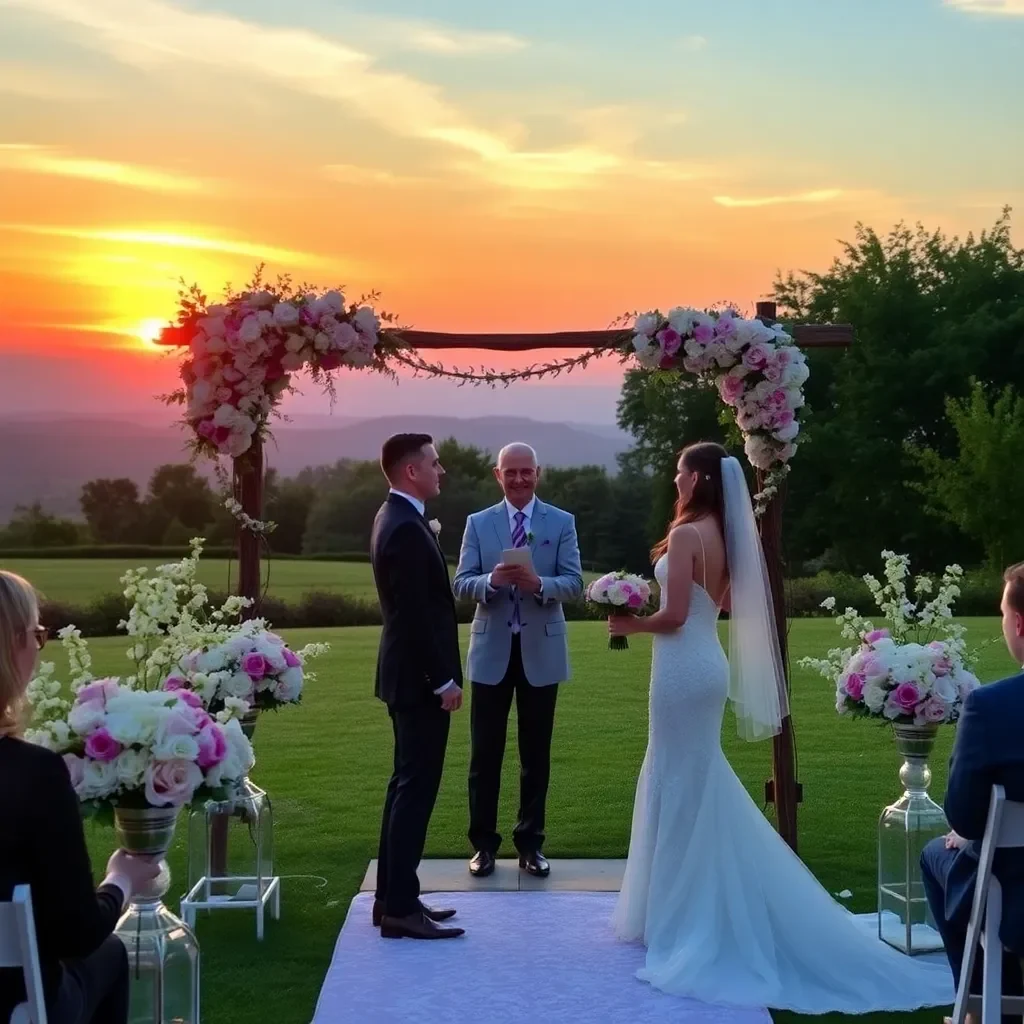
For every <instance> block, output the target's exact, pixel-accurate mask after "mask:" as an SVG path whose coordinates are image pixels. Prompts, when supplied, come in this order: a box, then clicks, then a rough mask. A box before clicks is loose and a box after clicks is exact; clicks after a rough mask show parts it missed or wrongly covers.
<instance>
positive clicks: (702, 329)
mask: <svg viewBox="0 0 1024 1024" xmlns="http://www.w3.org/2000/svg"><path fill="white" fill-rule="evenodd" d="M714 336H715V331H714V328H713V327H712V326H711V325H710V324H697V326H696V327H694V329H693V338H694V341H699V342H700V343H701V344H702V345H706V344H707V343H708V342H709V341H710V340H711V339H712V338H713V337H714Z"/></svg>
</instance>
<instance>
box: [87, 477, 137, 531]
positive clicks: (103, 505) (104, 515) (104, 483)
mask: <svg viewBox="0 0 1024 1024" xmlns="http://www.w3.org/2000/svg"><path fill="white" fill-rule="evenodd" d="M79 505H80V506H81V509H82V515H84V516H85V521H86V522H87V523H88V524H89V530H90V532H91V533H92V536H93V539H94V540H96V541H99V542H100V543H102V544H118V543H120V544H124V543H125V542H128V541H133V540H136V539H137V536H138V532H139V524H140V522H141V519H142V505H141V503H140V501H139V488H138V485H137V484H136V483H135V481H134V480H128V479H127V478H125V477H119V478H117V479H114V480H107V479H100V480H90V481H89V482H88V483H86V484H84V485H83V486H82V494H81V497H80V498H79Z"/></svg>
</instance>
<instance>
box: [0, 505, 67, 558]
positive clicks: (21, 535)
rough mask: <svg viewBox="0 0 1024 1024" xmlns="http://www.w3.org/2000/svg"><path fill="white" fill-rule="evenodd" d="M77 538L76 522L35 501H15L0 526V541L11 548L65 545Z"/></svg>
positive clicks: (57, 546)
mask: <svg viewBox="0 0 1024 1024" xmlns="http://www.w3.org/2000/svg"><path fill="white" fill-rule="evenodd" d="M81 540H82V530H81V527H80V526H79V525H78V523H74V522H72V521H71V520H70V519H58V518H57V517H56V516H52V515H50V513H49V512H44V511H43V507H42V505H41V504H40V503H39V502H38V501H37V502H35V503H33V504H32V505H16V506H15V508H14V515H13V516H12V517H11V519H10V522H8V524H7V525H6V526H5V527H4V528H3V529H0V545H3V546H4V547H11V548H59V547H68V546H70V545H72V544H78V543H80V542H81Z"/></svg>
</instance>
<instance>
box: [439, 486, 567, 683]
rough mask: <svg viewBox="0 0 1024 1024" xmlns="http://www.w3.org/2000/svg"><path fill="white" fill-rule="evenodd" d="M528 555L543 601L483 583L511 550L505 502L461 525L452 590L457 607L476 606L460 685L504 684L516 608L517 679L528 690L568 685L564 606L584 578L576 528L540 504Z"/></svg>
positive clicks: (535, 512)
mask: <svg viewBox="0 0 1024 1024" xmlns="http://www.w3.org/2000/svg"><path fill="white" fill-rule="evenodd" d="M530 527H531V532H532V534H533V539H532V540H531V541H530V544H529V547H530V551H531V553H532V557H533V568H534V571H535V572H536V573H537V575H538V576H539V577H540V578H541V582H542V583H543V594H542V596H541V597H537V596H536V595H534V594H521V593H520V592H519V590H518V588H515V587H508V586H505V587H498V588H493V587H490V586H488V583H487V577H488V576H489V575H490V572H491V570H492V569H493V568H494V567H495V566H496V565H498V563H499V562H500V561H501V553H502V551H504V550H505V549H506V548H510V547H512V531H511V528H510V527H509V521H508V510H507V508H506V505H505V502H504V501H501V502H500V503H499V504H497V505H494V506H492V507H491V508H487V509H484V510H483V511H482V512H474V513H473V515H471V516H470V517H469V518H468V519H467V520H466V532H465V534H464V535H463V537H462V551H461V553H460V555H459V567H458V569H457V570H456V573H455V579H454V581H453V583H452V587H453V589H454V591H455V596H456V597H457V598H459V599H461V600H472V601H476V602H477V607H476V615H475V617H474V618H473V625H472V631H471V633H470V639H469V657H468V659H467V662H466V678H467V679H469V680H471V681H472V682H474V683H484V684H487V685H496V684H497V683H500V682H501V681H502V679H503V678H504V677H505V672H506V670H507V669H508V662H509V657H510V655H511V652H512V612H513V606H514V604H515V603H516V602H518V604H519V622H520V643H521V645H522V652H523V671H524V673H525V675H526V680H527V682H528V683H530V685H531V686H551V685H552V684H554V683H560V682H563V681H565V680H566V679H569V678H570V676H571V674H572V673H571V671H570V668H569V645H568V639H567V636H566V624H565V612H563V611H562V603H563V602H564V601H577V600H579V598H580V597H581V596H582V594H583V570H582V567H581V566H580V547H579V541H578V540H577V537H576V520H575V518H574V517H573V516H572V515H570V514H569V513H568V512H563V511H562V509H560V508H555V507H554V505H546V504H544V502H542V501H541V500H540V499H539V498H538V499H537V501H536V504H535V505H534V509H533V516H532V517H531V520H530Z"/></svg>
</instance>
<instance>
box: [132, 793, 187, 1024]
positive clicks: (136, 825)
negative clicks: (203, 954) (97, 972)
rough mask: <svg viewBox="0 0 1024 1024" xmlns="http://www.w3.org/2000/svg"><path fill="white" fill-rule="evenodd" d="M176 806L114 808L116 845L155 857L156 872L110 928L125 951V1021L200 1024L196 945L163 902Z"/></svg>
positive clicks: (168, 874) (146, 1023) (167, 883)
mask: <svg viewBox="0 0 1024 1024" xmlns="http://www.w3.org/2000/svg"><path fill="white" fill-rule="evenodd" d="M178 811H179V808H177V807H170V808H158V807H149V808H132V807H115V808H114V830H115V832H116V834H117V842H118V845H119V846H121V847H122V848H123V849H125V850H127V851H128V852H129V853H134V854H140V855H145V856H150V857H157V858H159V860H160V874H159V875H157V877H156V878H154V879H153V881H152V882H150V883H149V885H148V886H147V887H146V888H145V889H144V890H142V891H140V892H137V893H135V894H133V896H132V899H131V901H130V902H129V904H128V909H127V910H125V912H124V914H122V915H121V920H120V921H118V923H117V928H116V929H115V932H116V934H117V936H118V938H119V939H120V940H121V941H122V942H123V943H124V945H125V948H126V949H127V950H128V968H129V976H130V995H129V1010H128V1021H129V1024H199V943H198V942H197V941H196V937H195V935H194V934H193V933H192V930H191V929H190V928H189V927H188V925H186V924H185V922H184V921H182V920H181V919H180V918H178V917H176V916H175V915H174V914H172V913H171V911H170V910H169V909H168V908H167V907H166V906H165V905H164V903H163V897H164V895H165V894H166V893H167V890H168V889H169V888H170V885H171V872H170V869H169V868H168V866H167V862H166V860H165V859H164V858H165V857H166V856H167V851H168V849H169V848H170V845H171V840H172V839H173V838H174V826H175V823H176V822H177V819H178Z"/></svg>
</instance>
